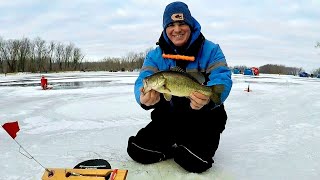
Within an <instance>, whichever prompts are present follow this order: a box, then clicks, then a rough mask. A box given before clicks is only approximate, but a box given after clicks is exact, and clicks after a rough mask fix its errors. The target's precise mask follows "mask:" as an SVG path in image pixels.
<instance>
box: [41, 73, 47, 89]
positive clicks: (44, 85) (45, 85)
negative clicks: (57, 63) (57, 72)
mask: <svg viewBox="0 0 320 180" xmlns="http://www.w3.org/2000/svg"><path fill="white" fill-rule="evenodd" d="M41 87H42V89H43V90H46V89H48V79H46V78H45V77H44V76H42V77H41Z"/></svg>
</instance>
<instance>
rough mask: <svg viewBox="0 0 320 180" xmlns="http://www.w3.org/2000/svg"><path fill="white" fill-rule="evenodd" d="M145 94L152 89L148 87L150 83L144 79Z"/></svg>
mask: <svg viewBox="0 0 320 180" xmlns="http://www.w3.org/2000/svg"><path fill="white" fill-rule="evenodd" d="M142 82H143V93H144V94H145V93H147V92H149V91H150V90H151V87H148V81H147V80H146V79H144V80H143V81H142Z"/></svg>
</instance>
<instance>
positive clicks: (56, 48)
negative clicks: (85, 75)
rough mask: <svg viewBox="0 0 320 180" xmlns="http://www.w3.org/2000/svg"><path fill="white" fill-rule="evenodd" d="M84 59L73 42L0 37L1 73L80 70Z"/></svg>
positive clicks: (38, 38)
mask: <svg viewBox="0 0 320 180" xmlns="http://www.w3.org/2000/svg"><path fill="white" fill-rule="evenodd" d="M83 59H84V55H83V53H82V52H81V49H80V48H77V47H75V45H74V44H73V43H70V44H68V45H64V44H62V43H60V42H55V41H51V42H49V43H47V42H46V41H45V40H43V39H41V38H40V37H37V38H35V39H33V40H30V39H28V38H22V39H21V40H19V39H9V40H4V39H3V38H1V37H0V73H13V72H48V71H68V70H78V69H79V68H80V64H81V62H82V61H83Z"/></svg>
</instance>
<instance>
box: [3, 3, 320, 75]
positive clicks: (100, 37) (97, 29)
mask: <svg viewBox="0 0 320 180" xmlns="http://www.w3.org/2000/svg"><path fill="white" fill-rule="evenodd" d="M170 2H172V1H167V0H164V1H160V0H122V1H120V0H118V1H111V0H68V1H67V0H0V36H1V37H2V38H3V39H6V40H7V39H20V38H22V37H27V38H30V39H33V38H35V37H40V38H42V39H44V40H46V41H51V40H55V41H59V42H62V43H69V42H72V43H74V44H75V45H76V47H79V48H81V50H82V51H83V53H84V54H85V55H86V59H95V60H97V59H102V58H103V57H122V56H126V55H127V54H128V53H130V52H144V51H146V49H148V48H151V47H155V43H156V41H157V40H158V38H159V36H160V33H161V31H162V14H163V11H164V8H165V6H166V5H167V4H168V3H170ZM184 2H185V3H187V4H188V6H189V9H190V10H191V14H192V15H193V16H194V17H195V18H196V19H197V20H198V21H199V22H200V24H201V26H202V33H203V34H204V36H205V37H206V38H207V39H209V40H211V41H213V42H215V43H218V44H219V45H220V46H221V48H222V50H223V52H224V54H225V56H226V58H227V61H228V64H229V65H231V66H235V65H246V66H261V65H264V64H282V65H285V66H290V67H302V68H304V69H305V70H307V71H311V70H314V69H316V68H319V67H320V48H315V45H316V43H317V42H318V41H319V42H320V0H259V1H249V0H228V1H218V0H193V1H191V0H185V1H184Z"/></svg>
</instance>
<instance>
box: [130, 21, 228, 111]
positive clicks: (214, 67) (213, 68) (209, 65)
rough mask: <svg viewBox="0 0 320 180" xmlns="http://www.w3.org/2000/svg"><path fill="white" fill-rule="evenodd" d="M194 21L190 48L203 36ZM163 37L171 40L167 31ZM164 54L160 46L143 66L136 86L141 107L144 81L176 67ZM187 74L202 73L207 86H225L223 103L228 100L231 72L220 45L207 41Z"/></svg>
mask: <svg viewBox="0 0 320 180" xmlns="http://www.w3.org/2000/svg"><path fill="white" fill-rule="evenodd" d="M193 20H194V28H193V30H192V33H191V38H192V39H191V41H190V43H189V46H190V45H191V44H192V43H193V42H194V41H195V40H196V39H197V38H198V37H199V36H200V34H201V32H200V30H201V26H200V24H199V23H198V22H197V21H196V20H195V19H193ZM201 35H202V34H201ZM163 36H164V39H165V40H166V41H167V42H168V43H169V39H168V37H167V35H166V33H165V31H163ZM172 48H174V47H172ZM162 54H163V50H162V49H161V48H160V47H159V46H158V47H156V48H155V49H153V50H151V51H149V52H148V53H147V55H146V57H145V59H144V63H143V66H142V68H141V71H140V74H139V76H138V78H137V80H136V82H135V86H134V93H135V98H136V101H137V102H138V103H139V104H140V105H141V103H140V88H142V87H143V79H144V78H145V77H147V76H150V75H152V74H154V73H155V72H158V71H164V70H169V69H171V68H173V67H175V66H176V60H172V59H164V58H163V57H162ZM186 72H201V73H204V74H206V75H207V77H208V81H207V82H206V85H207V86H212V85H217V84H222V85H224V91H223V92H222V94H221V103H223V102H224V101H225V100H226V99H227V97H228V95H229V93H230V90H231V87H232V80H231V70H230V69H229V68H228V66H227V62H226V59H225V56H224V54H223V52H222V50H221V49H220V46H219V45H218V44H215V43H213V42H211V41H209V40H206V39H205V40H204V43H203V44H202V46H201V47H200V50H199V52H198V53H197V55H196V59H195V61H193V62H190V63H188V64H187V66H186ZM213 106H214V107H216V106H219V104H214V105H213Z"/></svg>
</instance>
